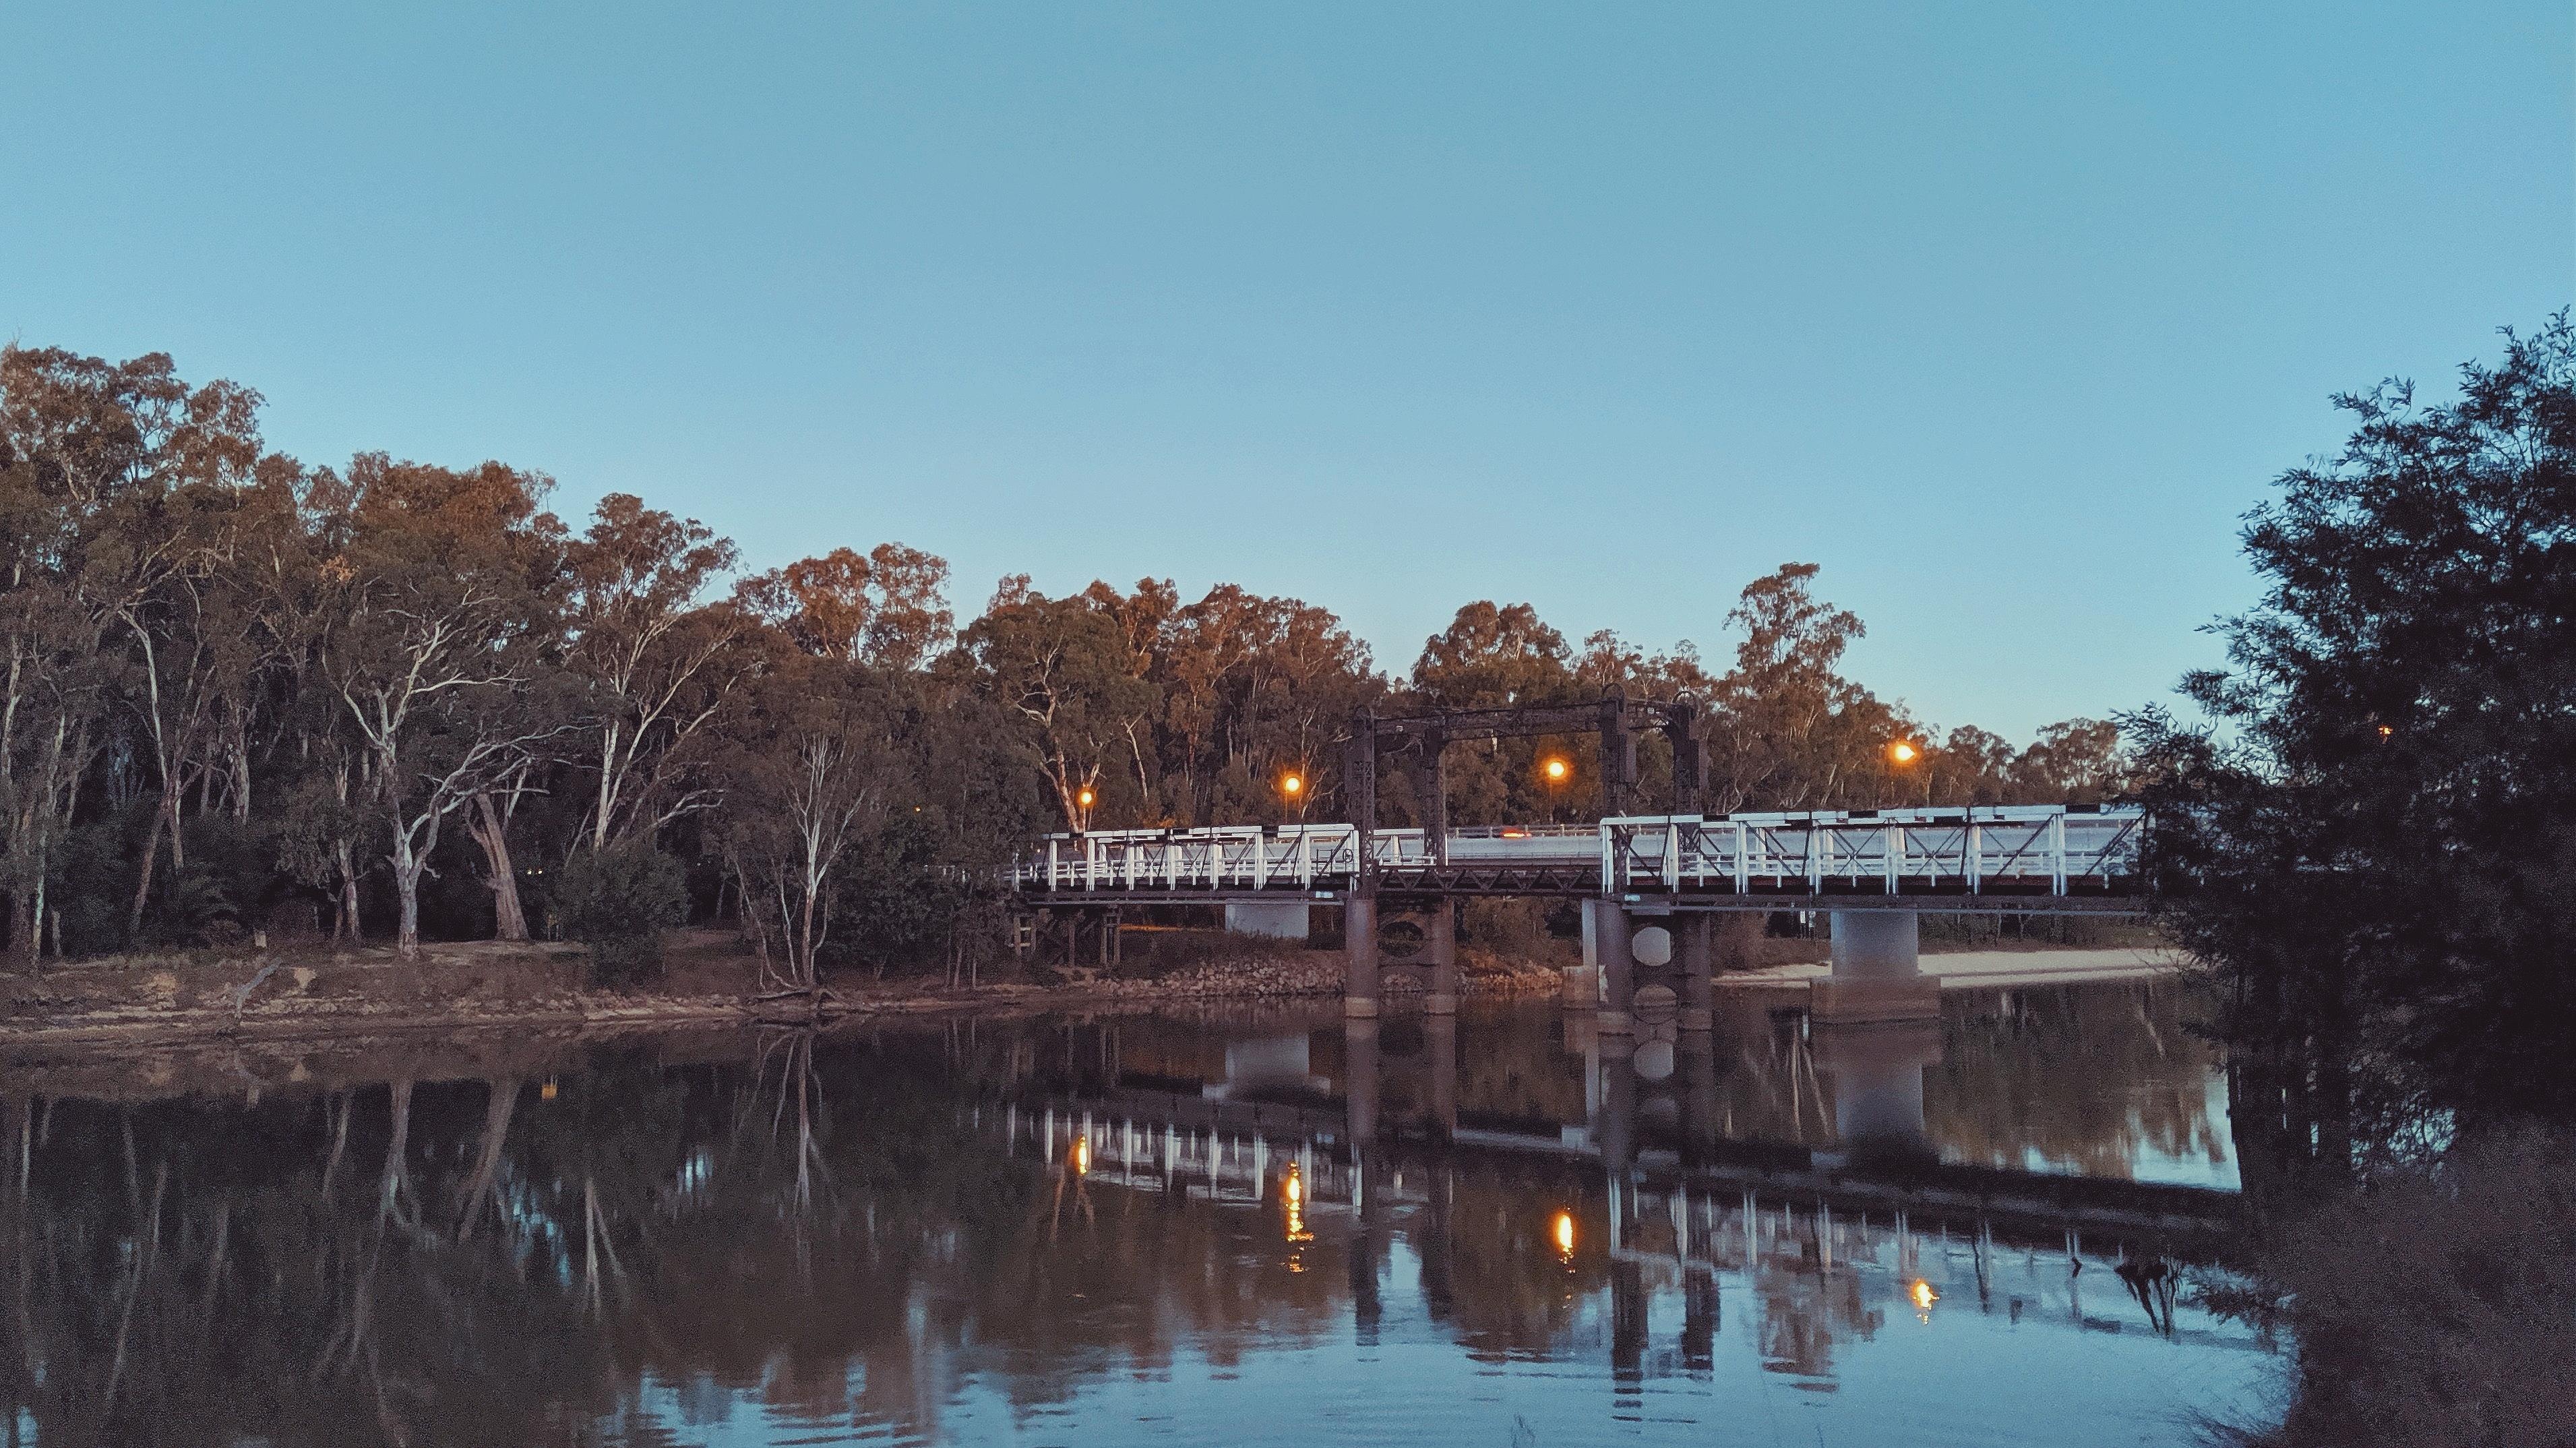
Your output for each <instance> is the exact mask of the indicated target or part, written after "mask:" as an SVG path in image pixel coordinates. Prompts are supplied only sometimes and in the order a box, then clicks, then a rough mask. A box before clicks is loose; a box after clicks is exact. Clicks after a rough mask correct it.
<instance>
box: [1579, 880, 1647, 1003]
mask: <svg viewBox="0 0 2576 1448" xmlns="http://www.w3.org/2000/svg"><path fill="white" fill-rule="evenodd" d="M1584 908H1585V909H1587V910H1588V911H1590V912H1591V915H1592V949H1593V956H1594V958H1595V959H1596V960H1598V961H1599V962H1600V970H1601V1002H1600V1020H1599V1029H1600V1031H1601V1033H1602V1034H1603V1035H1617V1036H1624V1035H1626V1034H1628V1030H1629V1027H1630V1026H1631V1024H1632V1023H1633V1022H1634V1020H1635V1012H1636V1000H1637V955H1636V949H1635V944H1634V937H1635V931H1634V930H1633V928H1632V922H1631V921H1630V920H1629V918H1628V908H1627V907H1626V906H1624V905H1622V904H1620V903H1619V902H1618V901H1616V900H1587V901H1585V902H1584Z"/></svg>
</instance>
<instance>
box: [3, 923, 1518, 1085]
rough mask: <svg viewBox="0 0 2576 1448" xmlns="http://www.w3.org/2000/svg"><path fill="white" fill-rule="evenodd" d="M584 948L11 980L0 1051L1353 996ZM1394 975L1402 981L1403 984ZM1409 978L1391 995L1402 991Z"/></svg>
mask: <svg viewBox="0 0 2576 1448" xmlns="http://www.w3.org/2000/svg"><path fill="white" fill-rule="evenodd" d="M1461 957H1462V958H1461V961H1460V964H1461V967H1462V973H1463V975H1464V986H1465V989H1466V990H1467V991H1468V992H1470V993H1472V994H1478V995H1499V994H1541V993H1546V992H1548V991H1552V990H1554V989H1555V987H1556V982H1557V975H1556V972H1555V971H1554V969H1553V968H1551V967H1548V966H1544V965H1536V964H1530V963H1526V962H1515V961H1510V960H1505V959H1501V958H1498V957H1494V956H1490V955H1485V954H1483V953H1481V952H1476V951H1472V950H1471V951H1462V952H1461ZM586 967H587V958H586V955H585V953H584V951H583V950H582V948H581V947H579V946H575V945H556V944H545V943H533V944H531V943H505V942H499V941H480V942H471V943H462V944H434V945H428V946H424V947H423V948H422V951H421V953H420V955H419V956H418V957H417V958H414V959H410V960H406V959H403V958H402V957H400V956H398V955H396V954H395V953H394V952H393V950H392V949H390V948H389V947H360V948H350V949H308V950H300V951H247V952H219V951H193V952H186V953H178V954H168V955H154V956H135V957H119V958H114V959H107V960H97V961H85V962H80V963H77V964H70V965H58V966H54V967H51V968H49V969H47V970H46V971H44V972H43V973H42V974H40V975H35V976H27V975H13V976H7V977H0V1052H6V1053H7V1054H8V1056H9V1057H10V1058H11V1059H23V1058H24V1057H25V1056H26V1054H27V1053H28V1052H29V1051H31V1050H35V1049H40V1048H41V1049H43V1050H47V1051H54V1050H62V1049H68V1048H96V1047H99V1046H116V1045H127V1044H144V1043H157V1042H172V1041H187V1040H202V1039H221V1040H319V1039H328V1038H334V1037H359V1036H379V1035H386V1034H389V1033H408V1032H449V1033H459V1032H473V1031H483V1030H494V1029H508V1028H516V1029H521V1030H530V1031H585V1032H597V1031H601V1030H611V1029H616V1028H628V1027H632V1028H658V1027H682V1026H688V1025H692V1024H704V1025H709V1026H725V1025H742V1024H745V1023H752V1022H758V1021H763V1020H774V1021H780V1022H786V1021H804V1022H810V1021H813V1020H815V1019H817V1018H818V1017H819V1018H824V1019H832V1018H839V1017H845V1016H871V1015H893V1014H913V1013H923V1012H934V1011H995V1010H1003V1011H1055V1010H1085V1009H1096V1008H1121V1007H1134V1006H1160V1005H1167V1004H1170V1003H1174V1002H1186V1001H1210V1002H1216V1001H1247V1000H1264V999H1288V998H1299V997H1330V996H1334V995H1338V994H1339V993H1340V991H1341V984H1342V965H1341V957H1340V956H1339V954H1338V953H1335V952H1331V951H1320V950H1296V949H1270V948H1266V947H1247V948H1244V949H1241V950H1233V951H1228V952H1225V953H1224V954H1223V956H1222V957H1221V958H1217V959H1211V960H1207V961H1204V962H1201V963H1198V964H1194V965H1188V966H1183V967H1176V968H1165V969H1162V970H1160V971H1159V972H1158V973H1157V974H1155V975H1153V976H1152V977H1150V978H1145V977H1135V976H1130V977H1104V976H1102V975H1100V974H1098V973H1097V972H1079V971H1078V972H1074V973H1071V974H1069V975H1061V976H1058V977H1057V978H1056V980H1055V982H1054V983H1051V984H1046V985H1039V984H1035V983H1031V982H1029V981H1025V980H1010V981H1000V982H992V983H985V984H980V985H974V986H962V987H953V988H952V987H947V986H945V985H944V984H942V983H940V982H938V981H936V980H928V981H925V980H920V979H909V978H904V977H893V978H881V977H877V976H874V975H872V974H869V973H864V972H854V971H853V972H841V973H838V974H835V975H834V976H833V977H831V978H830V979H828V980H827V981H826V982H825V989H824V991H823V993H822V994H821V995H820V996H819V997H818V998H815V999H808V998H806V997H803V996H789V997H780V996H779V995H777V994H776V993H775V991H774V990H772V989H770V988H769V987H768V986H767V985H766V984H765V983H764V982H763V980H762V979H761V973H760V968H759V962H758V960H757V959H756V958H753V957H749V956H745V955H743V954H742V953H741V952H740V951H739V950H738V949H736V948H735V947H734V946H733V943H732V941H731V939H730V937H729V936H726V935H723V934H721V933H720V932H712V931H710V932H687V933H684V934H683V937H682V938H681V939H680V940H679V941H677V942H675V946H674V949H673V950H672V952H671V960H670V963H669V968H668V969H667V970H666V972H665V974H664V978H663V979H662V980H661V981H660V982H659V983H658V984H657V985H655V986H654V987H653V988H651V989H648V990H637V991H608V990H599V989H594V988H591V987H589V986H588V985H586V984H585V979H584V978H585V975H586V973H587V971H586ZM1390 985H1391V986H1392V985H1394V983H1393V982H1390ZM1400 993H1401V988H1400V987H1396V988H1395V989H1391V990H1390V994H1400Z"/></svg>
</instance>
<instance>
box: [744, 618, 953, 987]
mask: <svg viewBox="0 0 2576 1448" xmlns="http://www.w3.org/2000/svg"><path fill="white" fill-rule="evenodd" d="M911 682H913V681H911V680H910V679H909V678H899V677H897V676H891V675H888V674H885V673H883V672H880V671H877V670H872V669H870V668H869V667H868V666H867V665H865V664H862V663H857V662H854V661H851V660H848V659H842V658H825V657H816V656H814V655H812V654H807V653H804V652H802V651H800V650H796V649H793V648H779V649H776V650H775V651H774V652H773V653H772V655H771V657H770V658H769V660H768V661H767V663H766V664H765V666H764V667H763V668H762V669H761V670H760V672H759V674H758V675H757V677H756V678H755V679H754V680H753V681H752V682H751V684H750V686H749V688H748V689H747V690H746V698H745V701H744V707H743V708H742V709H741V710H740V711H738V712H737V713H736V714H735V716H734V717H733V719H732V720H731V721H730V724H729V726H728V729H727V731H726V732H727V740H726V748H725V750H724V752H723V754H722V756H721V757H720V761H719V769H720V771H721V774H720V778H721V781H722V788H723V790H724V795H725V809H724V811H723V813H722V814H721V815H720V816H719V817H718V818H717V820H716V821H715V826H714V835H715V840H716V844H717V848H718V850H719V851H720V853H721V855H722V857H723V859H724V861H725V864H726V867H727V869H728V871H729V872H730V873H731V874H732V875H733V876H734V878H735V880H736V882H737V884H738V885H739V887H740V892H741V898H742V902H743V913H744V916H745V918H746V920H747V921H749V922H750V923H751V925H752V930H753V936H754V938H755V940H756V941H757V942H758V943H759V945H760V949H761V956H762V962H763V968H764V970H766V971H767V972H768V973H769V974H770V975H771V977H772V978H773V980H774V981H775V982H776V983H777V984H779V985H781V986H782V987H785V988H788V989H794V990H812V989H814V988H815V987H816V986H817V985H818V984H819V983H820V981H821V959H822V955H823V952H824V949H825V948H826V946H828V945H829V944H831V943H832V932H833V923H834V916H835V909H834V907H835V904H836V901H837V899H838V897H839V896H840V895H841V893H842V891H843V887H844V885H845V880H846V874H847V866H848V864H849V862H850V859H851V855H852V853H853V852H854V851H856V850H857V849H859V848H860V846H861V845H862V844H863V843H864V842H865V841H867V840H868V839H869V838H870V837H871V836H872V835H873V834H874V833H875V832H877V831H878V830H880V829H881V828H882V827H883V825H884V823H885V820H886V818H887V817H888V815H889V814H890V813H891V812H892V810H893V809H894V807H895V801H896V798H897V796H898V795H899V794H900V793H901V792H902V791H903V790H904V789H905V788H906V787H907V785H908V784H909V783H910V771H909V770H908V768H907V767H906V766H907V764H908V763H909V761H908V760H907V759H906V758H905V757H904V755H903V752H902V743H903V741H902V738H901V733H902V729H903V723H904V720H903V709H902V698H901V695H902V693H903V691H904V689H905V687H906V685H907V684H910V683H911ZM773 942H774V944H775V953H773V950H772V945H773Z"/></svg>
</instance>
